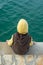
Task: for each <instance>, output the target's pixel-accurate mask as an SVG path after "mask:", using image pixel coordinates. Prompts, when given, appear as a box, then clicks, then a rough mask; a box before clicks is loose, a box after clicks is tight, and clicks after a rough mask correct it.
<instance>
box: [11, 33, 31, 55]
mask: <svg viewBox="0 0 43 65" xmlns="http://www.w3.org/2000/svg"><path fill="white" fill-rule="evenodd" d="M30 42H31V37H30V36H29V35H28V33H27V34H19V33H15V34H14V36H13V45H12V49H13V51H14V52H15V53H17V54H21V55H22V54H25V53H26V52H27V51H28V49H29V47H30V46H29V44H30Z"/></svg>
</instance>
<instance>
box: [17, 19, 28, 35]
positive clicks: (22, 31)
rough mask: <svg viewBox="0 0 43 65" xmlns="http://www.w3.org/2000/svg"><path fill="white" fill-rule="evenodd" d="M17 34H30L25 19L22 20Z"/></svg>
mask: <svg viewBox="0 0 43 65" xmlns="http://www.w3.org/2000/svg"><path fill="white" fill-rule="evenodd" d="M17 32H19V33H20V34H26V33H28V23H27V21H26V20H25V19H20V21H19V22H18V25H17Z"/></svg>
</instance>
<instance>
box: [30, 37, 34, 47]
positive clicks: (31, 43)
mask: <svg viewBox="0 0 43 65" xmlns="http://www.w3.org/2000/svg"><path fill="white" fill-rule="evenodd" d="M32 45H33V39H32V38H31V42H30V46H32Z"/></svg>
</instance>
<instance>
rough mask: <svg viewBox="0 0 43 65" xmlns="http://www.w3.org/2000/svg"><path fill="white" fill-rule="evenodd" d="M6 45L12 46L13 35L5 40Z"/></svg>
mask: <svg viewBox="0 0 43 65" xmlns="http://www.w3.org/2000/svg"><path fill="white" fill-rule="evenodd" d="M7 44H8V45H9V46H12V44H13V35H12V37H11V39H9V40H7Z"/></svg>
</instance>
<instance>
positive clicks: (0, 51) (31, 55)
mask: <svg viewBox="0 0 43 65" xmlns="http://www.w3.org/2000/svg"><path fill="white" fill-rule="evenodd" d="M1 59H2V61H1ZM0 64H1V65H43V42H35V44H34V45H33V46H32V47H30V49H29V51H28V53H27V54H26V55H17V54H15V53H14V52H13V50H12V49H11V47H9V46H8V45H7V43H6V42H0Z"/></svg>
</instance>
